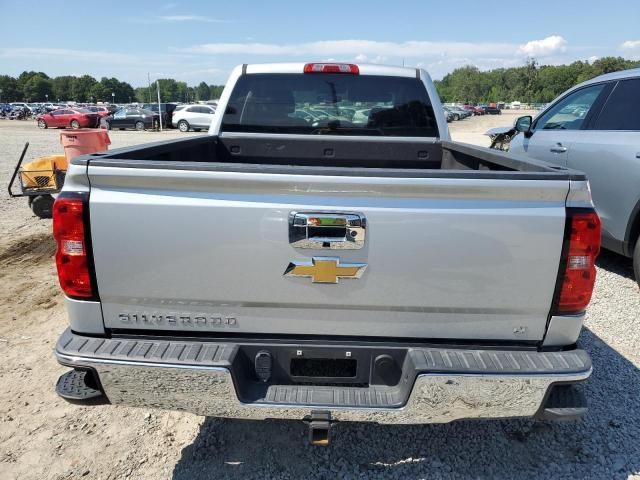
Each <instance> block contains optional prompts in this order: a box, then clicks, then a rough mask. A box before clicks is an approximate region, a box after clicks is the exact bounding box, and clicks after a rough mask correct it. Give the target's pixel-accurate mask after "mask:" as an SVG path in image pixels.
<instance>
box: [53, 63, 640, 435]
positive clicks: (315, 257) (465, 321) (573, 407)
mask: <svg viewBox="0 0 640 480" xmlns="http://www.w3.org/2000/svg"><path fill="white" fill-rule="evenodd" d="M307 72H313V73H312V74H308V73H307ZM332 96H333V98H336V97H338V98H342V100H343V101H353V102H356V101H358V102H362V103H366V104H370V105H376V106H375V107H373V108H372V109H371V112H370V115H369V118H368V121H367V123H366V124H354V123H352V122H342V121H335V120H333V118H329V119H325V120H321V121H313V122H309V121H306V120H304V119H301V118H295V117H291V116H290V115H289V114H290V113H292V112H294V111H296V108H299V107H302V106H303V105H304V104H305V103H307V102H308V99H309V98H323V99H325V98H330V97H332ZM222 98H223V100H221V102H220V105H219V107H218V108H219V112H218V114H216V115H215V117H214V122H213V123H212V125H211V127H210V129H209V133H210V135H198V136H190V137H188V138H186V139H181V140H168V141H165V142H161V143H154V144H151V145H136V146H133V147H128V148H120V149H118V150H116V151H115V152H106V153H105V154H101V156H100V159H99V161H95V162H94V161H93V160H89V159H88V158H87V157H84V158H78V159H76V160H75V161H74V162H73V165H71V166H70V169H69V171H68V172H67V177H66V181H65V184H64V188H63V191H62V193H61V195H60V196H59V197H58V198H57V200H56V203H55V205H54V211H53V235H54V238H55V240H56V242H57V252H56V264H57V267H58V275H59V278H60V284H61V287H62V289H63V290H64V293H65V301H66V302H67V311H68V313H69V321H70V325H69V328H68V329H67V330H66V331H65V332H64V333H63V334H62V336H61V338H60V339H59V341H58V343H57V346H56V356H57V359H58V361H59V362H60V363H61V364H62V365H65V366H66V367H68V368H69V370H68V371H67V372H65V373H64V374H63V376H62V377H61V378H60V379H59V380H58V382H57V384H56V390H57V392H58V394H59V395H60V396H61V397H63V398H65V399H68V400H69V401H71V402H73V403H75V404H80V405H85V406H87V407H88V406H90V405H98V404H110V405H114V406H115V405H130V406H131V405H133V406H137V407H153V408H165V409H175V410H180V411H189V412H192V413H195V414H198V415H210V416H229V417H237V418H246V419H254V420H257V419H276V418H288V419H296V420H306V421H307V422H308V428H309V430H310V431H309V437H310V439H311V441H312V443H314V444H319V445H326V444H327V443H328V442H329V439H330V436H329V429H330V428H331V424H332V422H335V421H372V422H376V423H398V424H410V423H446V422H452V421H456V420H461V419H490V418H493V419H501V418H505V417H516V418H517V417H531V416H535V417H537V418H541V419H549V420H550V419H558V420H559V419H565V420H567V419H575V418H577V417H579V416H581V415H583V414H584V413H586V411H587V405H586V403H585V398H584V396H583V395H582V392H581V389H580V386H579V384H580V383H581V382H582V381H584V380H586V379H587V378H588V377H589V376H590V375H591V372H592V364H591V359H590V357H589V354H588V353H587V352H586V351H584V350H582V349H581V348H579V347H577V346H576V340H577V338H578V335H579V334H580V330H581V327H582V322H583V319H584V316H585V313H584V311H585V309H586V307H587V305H588V303H589V300H590V298H591V294H592V290H593V286H594V282H595V274H596V269H595V258H596V255H597V253H598V249H599V244H600V234H599V225H600V224H599V221H598V216H597V214H596V213H595V211H594V210H593V205H592V203H591V200H590V197H589V185H588V182H587V181H586V178H585V176H584V174H582V173H580V172H576V171H574V170H571V169H556V168H554V167H553V166H551V165H547V164H546V163H544V162H535V161H527V160H522V159H521V158H520V157H518V158H512V157H511V156H510V155H509V154H505V153H502V152H494V151H490V150H487V149H486V148H482V147H475V146H471V145H466V144H462V143H457V142H452V141H451V140H450V135H449V130H448V128H447V124H446V122H445V119H444V116H443V112H442V108H441V105H440V101H439V99H438V96H437V94H436V89H435V87H434V85H433V83H432V81H431V79H430V77H429V75H428V74H427V72H425V71H424V70H418V72H417V74H416V70H415V69H413V68H405V69H402V67H396V66H394V67H385V66H382V65H363V66H358V65H348V64H327V63H322V64H306V65H305V64H302V63H299V64H286V65H283V64H260V65H250V66H249V67H248V68H247V66H246V65H245V66H242V65H240V66H238V67H236V68H235V69H234V70H233V71H232V72H231V75H230V78H229V82H228V84H227V86H226V87H225V89H224V93H223V95H222ZM389 99H394V100H389ZM378 102H380V103H378ZM329 107H330V106H328V107H327V108H322V109H321V110H324V111H327V112H331V111H336V107H337V102H336V105H334V108H333V109H332V108H329ZM223 112H224V114H223V115H219V114H220V113H223ZM318 123H319V124H318ZM256 134H259V135H256ZM314 136H316V138H313V137H314ZM523 183H525V184H526V185H523ZM83 212H85V213H86V214H85V215H83V214H82V213H83ZM89 213H90V219H89ZM89 220H90V221H89ZM565 225H567V226H568V227H569V228H566V227H565ZM88 239H90V241H87V240H88ZM42 315H44V314H42ZM596 353H597V351H596ZM631 394H632V393H630V395H631ZM110 408H112V407H110ZM114 414H115V413H114ZM372 433H373V432H372ZM398 433H399V435H402V432H400V431H398ZM267 442H268V439H267Z"/></svg>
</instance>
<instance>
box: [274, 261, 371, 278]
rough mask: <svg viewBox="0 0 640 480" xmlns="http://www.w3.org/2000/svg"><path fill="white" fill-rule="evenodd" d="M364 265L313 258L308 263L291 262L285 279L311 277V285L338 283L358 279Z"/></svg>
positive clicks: (365, 266) (285, 273)
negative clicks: (342, 279) (344, 279)
mask: <svg viewBox="0 0 640 480" xmlns="http://www.w3.org/2000/svg"><path fill="white" fill-rule="evenodd" d="M365 268H367V264H366V263H340V259H339V258H337V257H313V258H312V259H311V261H310V262H291V263H290V264H289V266H288V267H287V269H286V270H285V272H284V275H285V276H286V277H311V281H312V282H313V283H338V279H339V278H360V277H361V276H362V274H363V273H364V270H365Z"/></svg>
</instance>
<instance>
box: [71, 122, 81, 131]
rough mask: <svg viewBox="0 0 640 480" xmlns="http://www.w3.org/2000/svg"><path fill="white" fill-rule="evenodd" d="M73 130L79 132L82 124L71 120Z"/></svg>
mask: <svg viewBox="0 0 640 480" xmlns="http://www.w3.org/2000/svg"><path fill="white" fill-rule="evenodd" d="M71 128H73V129H74V130H77V129H78V128H80V122H79V121H78V120H71Z"/></svg>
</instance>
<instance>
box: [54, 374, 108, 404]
mask: <svg viewBox="0 0 640 480" xmlns="http://www.w3.org/2000/svg"><path fill="white" fill-rule="evenodd" d="M92 376H93V373H92V372H89V371H86V370H71V371H69V372H67V373H65V374H64V375H61V376H60V378H58V383H57V384H56V393H57V394H58V395H60V397H62V398H64V399H65V400H66V401H67V402H69V403H77V404H80V405H105V404H108V403H109V401H108V400H107V398H106V397H105V395H104V393H102V391H100V390H99V388H93V387H92V386H89V385H91V384H95V379H93V378H92ZM96 386H97V385H96Z"/></svg>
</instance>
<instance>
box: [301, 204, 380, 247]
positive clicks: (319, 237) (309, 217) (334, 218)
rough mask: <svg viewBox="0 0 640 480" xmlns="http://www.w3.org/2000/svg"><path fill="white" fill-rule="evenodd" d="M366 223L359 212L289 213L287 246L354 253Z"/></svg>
mask: <svg viewBox="0 0 640 480" xmlns="http://www.w3.org/2000/svg"><path fill="white" fill-rule="evenodd" d="M366 228H367V220H366V218H365V216H364V215H363V214H362V213H336V212H291V213H290V214H289V243H290V244H291V245H293V246H294V247H296V248H314V249H325V248H328V249H335V250H358V249H360V248H362V247H363V246H364V241H365V231H366Z"/></svg>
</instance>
